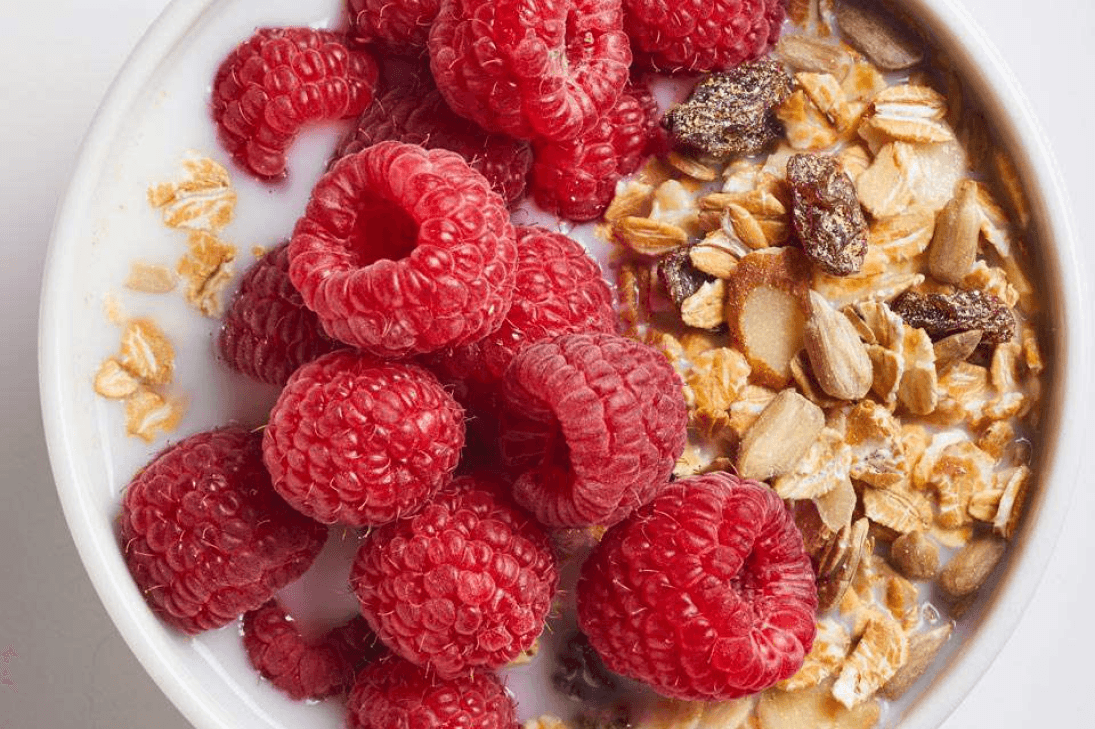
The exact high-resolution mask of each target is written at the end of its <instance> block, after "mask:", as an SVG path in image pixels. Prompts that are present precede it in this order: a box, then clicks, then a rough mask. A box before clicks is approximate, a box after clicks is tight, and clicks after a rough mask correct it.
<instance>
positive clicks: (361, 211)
mask: <svg viewBox="0 0 1095 729" xmlns="http://www.w3.org/2000/svg"><path fill="white" fill-rule="evenodd" d="M516 261H517V244H516V243H515V242H514V233H513V225H512V224H511V223H510V222H509V212H508V211H507V210H506V205H505V201H503V200H502V198H500V197H499V196H498V195H497V194H496V193H494V192H492V191H491V190H490V186H489V184H488V183H487V180H486V179H485V178H484V177H483V176H482V175H481V174H479V173H478V172H476V171H475V170H473V169H472V168H471V167H469V166H468V164H467V163H466V162H465V161H464V160H463V159H462V158H461V157H460V155H458V154H456V153H455V152H449V151H447V150H443V149H431V150H425V149H422V148H421V147H418V146H415V145H410V144H403V143H401V142H381V143H379V144H375V145H373V146H372V147H368V148H366V149H363V150H362V151H360V152H357V153H356V154H351V155H349V156H347V157H343V158H342V159H341V160H339V161H338V162H337V163H336V164H335V166H334V167H332V168H331V170H330V171H329V172H328V173H327V174H326V175H324V176H323V177H322V178H321V179H320V181H319V183H318V184H317V185H316V187H315V189H314V190H313V191H312V199H311V200H310V201H309V203H308V207H307V209H306V210H305V213H304V217H303V218H301V219H300V221H298V222H297V226H296V229H295V230H294V232H293V238H292V241H291V242H290V244H289V276H290V278H292V280H293V284H294V285H295V286H296V287H297V289H299V290H300V293H301V295H302V296H303V297H304V303H305V304H306V305H307V306H308V308H309V309H311V310H312V311H314V312H316V313H317V314H319V319H320V321H321V322H322V323H323V327H324V329H326V331H327V333H328V334H330V335H331V336H333V337H335V338H336V339H339V340H341V341H343V342H346V343H347V344H350V345H353V346H355V347H359V348H361V349H364V350H366V351H368V352H372V353H373V354H376V355H378V356H381V357H393V358H394V357H403V356H407V355H409V354H414V353H422V352H431V351H435V350H438V349H441V348H443V347H448V346H454V345H461V344H466V343H468V342H474V341H475V340H477V339H482V338H483V337H484V336H486V335H487V334H488V333H490V332H492V331H494V330H495V329H497V328H498V326H499V325H500V324H501V323H502V320H503V319H504V318H505V316H506V312H507V311H508V310H509V306H510V300H511V297H512V296H513V279H514V273H515V270H516Z"/></svg>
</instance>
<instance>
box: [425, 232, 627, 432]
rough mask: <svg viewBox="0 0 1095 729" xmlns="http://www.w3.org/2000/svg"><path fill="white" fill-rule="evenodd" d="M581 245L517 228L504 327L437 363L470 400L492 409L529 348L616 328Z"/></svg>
mask: <svg viewBox="0 0 1095 729" xmlns="http://www.w3.org/2000/svg"><path fill="white" fill-rule="evenodd" d="M603 275H604V274H603V273H602V271H601V267H600V266H599V265H598V264H597V262H596V261H595V260H593V259H592V258H590V256H589V254H588V253H586V250H585V249H584V248H583V247H582V246H581V244H579V243H576V242H575V241H573V240H571V239H570V238H568V237H567V236H565V235H563V234H562V233H556V232H553V231H550V230H548V229H546V228H540V227H521V226H519V227H518V228H517V284H516V287H515V288H514V294H513V305H512V306H511V307H510V310H509V313H508V314H507V315H506V319H505V321H503V322H502V326H501V327H499V328H498V329H497V330H495V331H494V332H493V333H491V334H490V335H488V336H486V337H484V338H483V339H480V340H479V341H478V342H473V343H471V344H467V345H464V346H463V347H456V348H454V349H451V350H447V351H446V352H444V353H443V354H441V355H440V356H437V357H435V358H434V361H433V364H435V366H436V367H437V369H438V370H439V371H440V372H441V373H442V374H443V375H444V377H445V379H446V380H453V381H456V382H458V383H460V384H459V387H460V388H469V389H471V390H472V391H473V392H469V393H468V397H469V402H472V403H475V404H477V405H480V406H484V408H483V409H484V410H485V411H486V413H489V414H492V415H493V414H496V411H497V408H496V407H493V406H491V405H489V403H490V402H491V400H492V398H493V396H494V395H495V393H496V391H497V387H498V383H499V382H501V380H502V374H503V373H504V372H505V371H506V367H508V366H509V363H510V362H511V361H512V360H513V358H514V357H515V356H516V355H517V353H518V352H520V351H522V350H523V349H524V348H525V347H528V346H529V345H531V344H535V343H537V342H541V341H544V340H546V339H551V338H552V337H555V336H558V335H560V334H570V333H575V332H611V331H613V330H614V329H615V327H616V312H615V310H614V309H613V308H612V292H611V290H609V288H608V284H606V283H605V281H604V278H603Z"/></svg>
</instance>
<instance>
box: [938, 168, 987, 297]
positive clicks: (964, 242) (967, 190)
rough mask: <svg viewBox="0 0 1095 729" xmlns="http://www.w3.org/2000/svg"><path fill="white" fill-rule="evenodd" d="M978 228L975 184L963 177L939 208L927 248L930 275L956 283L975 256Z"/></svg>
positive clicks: (945, 281) (978, 215) (978, 234)
mask: <svg viewBox="0 0 1095 729" xmlns="http://www.w3.org/2000/svg"><path fill="white" fill-rule="evenodd" d="M980 231H981V213H980V210H979V208H978V207H977V187H976V186H975V184H974V183H973V182H972V181H970V180H965V181H963V182H962V183H960V184H959V186H958V193H957V195H955V198H954V200H952V201H951V202H950V203H948V204H947V206H946V207H945V208H943V212H942V213H940V215H939V221H938V223H937V224H936V226H935V235H934V236H933V237H932V244H931V248H930V249H929V250H928V268H929V269H930V270H931V273H932V275H933V276H934V277H935V278H937V279H939V280H940V281H943V282H944V283H952V284H957V283H960V282H961V281H962V278H963V277H964V276H965V275H966V274H967V273H969V272H970V269H971V268H973V262H974V260H975V259H976V258H977V241H978V238H979V237H980Z"/></svg>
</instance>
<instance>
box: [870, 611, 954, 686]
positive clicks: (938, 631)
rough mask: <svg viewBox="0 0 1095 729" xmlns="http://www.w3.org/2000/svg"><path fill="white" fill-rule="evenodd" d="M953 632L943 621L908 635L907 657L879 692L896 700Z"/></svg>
mask: <svg viewBox="0 0 1095 729" xmlns="http://www.w3.org/2000/svg"><path fill="white" fill-rule="evenodd" d="M953 632H954V625H953V624H952V623H944V624H943V625H940V626H938V627H936V628H933V629H932V630H929V631H927V632H925V633H914V634H913V635H911V636H910V637H909V659H908V660H907V661H905V664H904V665H903V666H901V668H899V669H898V670H897V673H895V674H894V675H893V677H892V678H890V680H889V681H887V682H886V685H885V686H883V687H882V688H881V689H880V690H879V694H880V695H882V696H883V697H884V698H887V699H889V700H891V701H897V700H898V699H900V698H901V697H902V696H904V695H905V694H906V693H907V692H908V690H909V689H910V688H912V686H913V684H915V683H916V682H917V681H918V680H920V677H921V676H923V675H924V672H925V671H926V670H927V669H928V667H929V666H931V664H932V663H933V662H934V661H935V657H936V656H937V655H939V651H940V650H941V649H942V648H943V646H944V645H946V644H947V641H948V640H950V637H951V633H953Z"/></svg>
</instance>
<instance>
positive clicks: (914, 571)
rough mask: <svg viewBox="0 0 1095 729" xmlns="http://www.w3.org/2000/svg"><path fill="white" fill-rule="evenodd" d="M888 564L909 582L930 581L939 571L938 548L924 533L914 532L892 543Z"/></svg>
mask: <svg viewBox="0 0 1095 729" xmlns="http://www.w3.org/2000/svg"><path fill="white" fill-rule="evenodd" d="M890 562H892V563H893V566H894V567H896V568H897V570H898V572H900V573H901V574H903V575H905V577H908V578H909V579H910V580H930V579H932V578H934V577H935V574H936V573H937V572H938V571H939V547H938V546H936V544H935V542H933V541H931V540H930V539H928V537H927V536H926V535H925V534H924V532H922V531H920V530H914V531H911V532H908V533H907V534H902V535H901V536H900V537H898V538H897V539H895V540H894V541H893V544H891V545H890Z"/></svg>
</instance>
